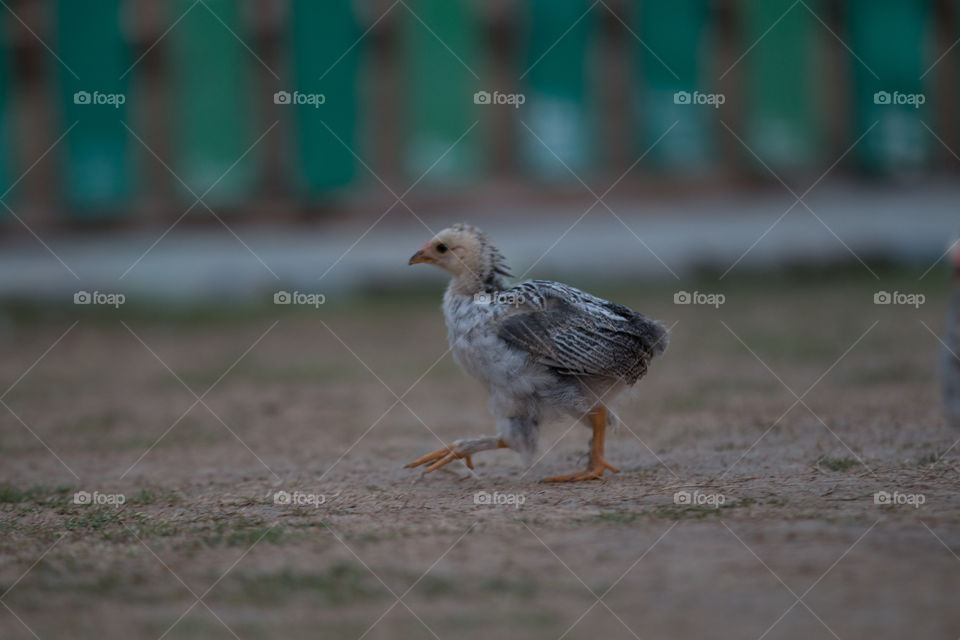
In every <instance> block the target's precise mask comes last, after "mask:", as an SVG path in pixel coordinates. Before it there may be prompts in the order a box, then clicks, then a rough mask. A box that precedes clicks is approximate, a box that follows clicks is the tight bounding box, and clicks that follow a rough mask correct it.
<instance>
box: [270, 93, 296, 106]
mask: <svg viewBox="0 0 960 640" xmlns="http://www.w3.org/2000/svg"><path fill="white" fill-rule="evenodd" d="M291 100H292V98H291V96H290V92H289V91H277V92H276V93H275V94H273V104H290V102H291Z"/></svg>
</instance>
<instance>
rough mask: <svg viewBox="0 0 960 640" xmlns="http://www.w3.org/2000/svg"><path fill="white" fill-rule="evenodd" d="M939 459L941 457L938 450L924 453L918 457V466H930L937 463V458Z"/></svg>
mask: <svg viewBox="0 0 960 640" xmlns="http://www.w3.org/2000/svg"><path fill="white" fill-rule="evenodd" d="M939 459H940V456H939V455H937V452H935V451H931V452H930V453H928V454H926V455H922V456H920V457H919V458H917V466H920V467H928V466H930V465H932V464H936V462H937V460H939Z"/></svg>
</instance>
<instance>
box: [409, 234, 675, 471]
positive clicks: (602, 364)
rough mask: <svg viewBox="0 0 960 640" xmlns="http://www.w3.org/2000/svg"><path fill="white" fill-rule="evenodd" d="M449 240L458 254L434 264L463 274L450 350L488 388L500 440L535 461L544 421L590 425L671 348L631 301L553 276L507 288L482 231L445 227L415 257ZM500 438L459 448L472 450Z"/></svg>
mask: <svg viewBox="0 0 960 640" xmlns="http://www.w3.org/2000/svg"><path fill="white" fill-rule="evenodd" d="M447 245H450V247H451V253H454V254H456V255H455V258H456V260H451V259H449V258H448V257H446V256H437V255H434V257H433V258H431V259H430V260H429V261H430V262H433V263H437V262H439V263H440V264H438V266H441V268H444V269H445V270H447V271H449V272H451V273H452V274H453V276H454V277H453V279H452V280H451V282H450V285H449V287H448V288H447V291H446V293H445V295H444V299H443V313H444V317H445V319H446V324H447V329H448V339H449V343H450V348H451V350H452V352H453V356H454V359H455V360H456V361H457V363H458V364H459V365H460V366H461V367H462V368H463V369H464V370H465V371H466V372H467V373H469V374H470V375H472V376H473V377H475V378H477V379H478V380H479V381H480V382H481V383H482V384H483V385H484V386H485V387H486V389H487V391H488V392H489V394H490V400H489V406H490V411H491V413H492V414H493V416H494V417H495V419H496V421H497V435H498V438H499V440H502V441H503V442H504V443H506V445H507V446H509V447H510V448H511V449H514V450H517V451H519V452H521V453H523V454H526V455H527V456H528V457H529V456H530V455H532V454H533V452H534V451H535V450H536V447H537V441H538V438H539V428H540V425H541V424H542V423H543V422H544V421H546V420H550V419H553V418H556V417H558V416H562V415H564V414H566V415H570V416H573V417H574V418H576V419H580V420H583V421H584V422H585V424H588V423H587V421H586V420H585V416H586V414H587V413H588V412H590V411H591V410H592V409H593V408H595V407H597V406H603V407H606V406H607V405H608V404H609V402H610V401H611V400H613V398H614V397H615V396H616V394H617V393H619V392H620V391H622V390H623V389H625V388H627V387H629V386H631V385H633V384H635V383H636V382H637V381H638V380H639V379H640V378H642V377H643V376H644V375H645V374H646V372H647V368H648V367H649V364H650V361H651V360H652V359H653V358H654V357H655V356H657V355H660V354H662V353H663V352H664V351H665V350H666V347H667V343H668V341H669V337H668V333H667V330H666V328H665V327H664V326H663V325H662V324H660V323H659V322H657V321H655V320H651V319H649V318H646V317H645V316H643V315H641V314H640V313H637V312H636V311H633V310H631V309H629V308H627V307H624V306H623V305H619V304H616V303H613V302H608V301H606V300H602V299H600V298H597V297H595V296H592V295H590V294H588V293H586V292H584V291H581V290H579V289H576V288H574V287H571V286H568V285H565V284H561V283H558V282H551V281H547V280H531V281H525V282H522V283H520V284H517V285H516V286H513V287H508V286H507V284H506V281H505V279H504V277H505V276H506V275H507V274H508V270H507V268H506V266H505V263H504V260H503V257H502V256H501V254H500V252H499V251H497V249H496V248H495V247H493V245H492V244H491V243H490V242H489V240H488V239H487V237H486V235H485V234H483V233H482V232H481V231H479V230H478V229H476V228H474V227H470V226H467V225H456V226H454V227H451V228H450V229H446V230H444V231H443V232H441V233H439V234H437V236H436V238H435V239H434V240H432V241H431V242H428V243H427V244H426V245H424V248H423V249H421V251H420V252H418V254H417V255H415V256H414V258H412V259H411V262H414V261H428V260H426V259H422V260H421V259H418V256H421V255H424V254H425V253H426V252H428V251H430V250H431V248H435V247H438V246H442V247H444V248H446V246H447ZM461 246H462V247H465V249H464V251H462V252H461V253H457V252H456V248H455V247H461ZM434 253H436V251H435V249H434ZM612 416H613V414H612V413H609V414H608V422H613V421H614V420H615V417H612ZM497 440H498V439H497V438H489V437H488V438H479V439H470V440H460V441H457V442H456V443H454V444H455V445H458V443H459V445H458V446H459V447H460V450H461V452H463V453H464V454H470V453H474V452H476V451H480V450H484V449H489V448H493V443H494V442H496V441H497Z"/></svg>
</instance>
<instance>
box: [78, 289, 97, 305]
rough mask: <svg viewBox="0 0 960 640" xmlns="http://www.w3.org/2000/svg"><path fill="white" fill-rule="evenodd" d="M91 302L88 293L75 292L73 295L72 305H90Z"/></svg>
mask: <svg viewBox="0 0 960 640" xmlns="http://www.w3.org/2000/svg"><path fill="white" fill-rule="evenodd" d="M91 302H93V296H91V295H90V292H89V291H77V292H76V293H75V294H73V304H90V303H91Z"/></svg>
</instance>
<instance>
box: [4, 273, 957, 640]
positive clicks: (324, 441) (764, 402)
mask: <svg viewBox="0 0 960 640" xmlns="http://www.w3.org/2000/svg"><path fill="white" fill-rule="evenodd" d="M918 275H919V273H917V274H881V279H880V280H879V281H877V280H875V279H874V278H873V277H871V276H870V275H869V274H866V273H865V272H859V271H857V272H853V273H847V272H838V273H834V272H828V273H818V274H806V275H804V276H802V277H792V276H785V275H779V276H769V277H755V278H751V279H733V278H728V279H726V280H724V281H723V282H719V283H718V282H717V280H716V279H715V278H714V279H712V280H710V279H705V280H703V281H701V282H684V283H683V285H684V286H683V288H684V289H686V290H689V291H691V292H692V291H694V290H698V291H700V292H706V293H722V294H723V295H724V296H725V298H726V299H725V304H723V305H722V306H720V307H719V308H714V307H711V306H704V305H676V304H674V300H673V296H674V292H675V290H676V289H678V288H679V287H677V286H673V285H672V284H669V283H668V284H667V285H663V286H649V287H641V288H630V287H626V286H624V285H623V284H618V285H616V286H614V285H604V284H603V283H599V284H597V283H594V284H591V283H575V284H580V285H582V286H585V287H589V288H590V289H592V290H594V291H596V292H597V293H600V294H603V295H608V296H610V297H612V298H613V299H615V300H617V301H618V302H623V303H625V304H629V305H631V306H634V307H635V308H638V309H640V310H642V311H644V312H645V313H648V315H652V316H654V317H658V318H661V319H663V320H664V321H665V322H666V323H667V324H668V325H674V328H673V340H672V344H671V347H670V350H669V351H668V352H667V354H666V355H665V356H664V357H663V358H662V359H661V360H659V361H656V362H655V363H654V366H653V367H652V370H651V373H650V375H649V376H648V378H646V379H645V380H643V381H641V383H640V384H639V385H638V386H637V389H636V391H635V392H634V393H632V395H629V396H624V397H621V398H620V401H619V402H617V403H616V405H615V406H617V407H618V408H619V410H620V413H621V415H622V418H623V421H624V425H623V427H622V428H621V429H620V430H619V431H618V432H617V433H616V434H615V435H613V436H612V437H611V438H609V439H608V457H609V459H610V461H611V462H612V463H613V464H615V465H616V466H618V467H619V468H620V470H621V472H620V473H619V474H615V475H608V476H607V478H606V479H605V480H604V481H602V482H594V483H580V484H573V485H546V484H543V483H541V482H539V480H540V479H542V478H543V477H546V476H549V475H554V474H560V473H566V472H569V471H573V470H576V469H578V468H579V467H580V466H581V465H583V464H584V458H583V456H584V453H585V451H586V446H587V439H588V432H587V431H586V430H585V429H584V428H582V427H580V426H572V425H570V424H563V423H558V424H555V425H552V426H549V427H546V428H545V429H544V430H543V433H542V438H541V454H542V456H540V457H538V459H537V460H536V462H535V464H534V465H533V466H532V468H528V467H525V466H524V464H523V461H522V460H521V459H520V458H519V456H517V455H516V454H514V453H512V452H509V451H492V452H487V453H485V454H480V455H479V456H477V458H476V462H477V466H476V473H475V474H474V475H471V474H470V473H468V471H467V470H466V468H465V467H464V466H463V465H462V464H460V463H457V464H455V465H451V471H447V472H443V471H441V472H437V473H434V474H431V475H429V476H426V477H423V478H421V477H420V474H419V473H418V472H417V471H415V470H409V469H405V468H403V465H404V464H405V463H406V462H408V461H410V460H413V459H414V458H416V457H418V456H420V455H421V454H423V453H425V452H427V451H429V450H432V449H434V448H437V447H439V446H440V444H441V443H442V442H449V441H452V440H454V439H456V438H458V437H463V436H470V435H481V434H491V433H493V426H492V422H491V420H490V418H489V416H488V413H487V410H486V398H485V396H484V393H483V390H482V389H481V388H480V387H479V385H478V384H477V383H476V382H474V381H473V380H471V379H469V378H468V377H467V376H466V375H464V374H462V373H460V372H459V370H458V369H457V367H456V365H455V364H454V363H453V361H452V360H451V358H450V356H449V354H447V353H446V342H445V329H444V327H443V321H442V317H441V315H440V312H439V309H438V305H439V297H440V293H441V292H440V291H439V290H437V291H430V292H422V291H420V292H413V293H410V294H407V295H399V294H391V295H377V294H371V295H370V296H367V297H365V298H362V299H352V300H336V299H328V300H327V301H326V304H324V305H323V306H322V307H320V308H319V309H313V308H306V309H300V310H295V311H290V310H289V307H283V308H282V310H283V312H282V313H280V312H278V311H277V308H276V307H267V306H265V307H264V308H261V309H255V310H243V311H240V310H222V309H221V310H212V311H209V312H208V313H202V314H182V313H174V312H170V311H167V310H160V311H158V310H150V309H142V308H136V307H134V306H132V305H127V306H124V307H121V308H120V309H118V310H111V309H104V310H99V311H96V312H90V313H86V314H78V313H77V312H76V308H70V309H67V310H59V311H58V310H49V309H47V310H37V309H24V308H16V309H11V310H9V312H8V313H7V319H6V320H5V321H4V322H3V323H0V324H2V331H0V344H2V346H3V352H4V357H3V359H2V362H0V381H2V382H0V390H3V389H7V388H8V387H10V389H9V390H8V391H7V392H6V393H4V394H3V395H2V396H0V399H2V403H3V406H0V534H2V537H0V604H2V605H3V606H2V607H0V638H3V639H5V640H6V639H11V640H15V639H21V638H40V639H42V640H47V639H48V638H68V637H69V638H78V639H85V638H108V639H112V638H124V639H129V638H148V639H158V638H170V639H174V638H190V639H193V638H196V639H205V640H206V639H211V638H242V639H244V640H247V639H256V638H308V637H309V638H338V639H339V638H347V639H350V640H357V639H358V638H371V639H378V638H444V639H445V638H490V637H498V636H499V637H504V638H553V639H556V638H595V637H609V638H634V637H639V638H746V639H749V640H756V639H759V638H770V639H774V638H803V639H809V638H842V639H844V640H847V639H853V638H904V637H922V638H925V639H934V638H944V639H956V638H958V637H960V608H958V607H957V606H956V604H957V593H958V592H960V496H958V493H957V488H958V485H960V478H958V462H960V445H958V446H954V444H955V442H956V440H957V439H958V438H960V433H958V432H955V431H951V430H950V429H949V428H948V427H947V426H946V425H945V424H944V421H943V418H942V417H941V414H940V405H939V398H938V388H937V377H936V357H937V350H938V348H939V345H938V343H937V340H936V338H935V336H934V335H933V334H932V333H931V332H930V330H933V331H935V332H940V331H941V330H942V327H943V316H944V313H945V306H946V301H947V290H946V285H944V283H943V280H942V279H941V278H940V277H939V276H938V275H937V274H931V275H930V276H928V277H927V278H926V279H924V280H923V281H918V280H917V276H918ZM694 287H696V289H694ZM879 290H889V291H900V292H922V293H924V294H925V295H926V296H927V299H926V302H925V304H923V305H922V306H920V307H919V308H918V309H915V308H913V307H909V306H903V305H899V306H898V305H891V306H881V305H875V304H874V303H873V302H874V300H873V297H874V293H875V292H876V291H879ZM265 295H266V294H265ZM84 311H87V309H84ZM75 322H76V324H74V323H75ZM928 327H929V330H928ZM58 340H59V341H58ZM54 343H56V344H55V346H53V347H52V348H51V345H54ZM48 349H49V351H48ZM38 359H39V361H38ZM21 376H22V377H21ZM794 393H795V394H796V395H794ZM798 397H799V398H800V400H798ZM171 425H172V426H171ZM77 492H86V493H81V494H80V498H79V499H80V500H84V499H85V496H86V494H89V496H90V497H89V503H87V504H75V494H76V493H77ZM278 492H279V493H278ZM878 492H886V494H883V493H881V494H879V495H880V500H881V501H883V500H885V499H886V496H887V495H889V496H890V500H889V502H891V503H892V504H876V502H877V499H876V495H877V494H878ZM116 494H122V495H123V500H124V502H123V504H122V505H117V504H111V502H117V501H119V500H120V498H119V497H116ZM488 496H489V497H490V498H491V500H494V501H500V502H503V504H477V502H478V500H479V501H481V502H482V501H483V500H484V499H485V498H487V497H488Z"/></svg>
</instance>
